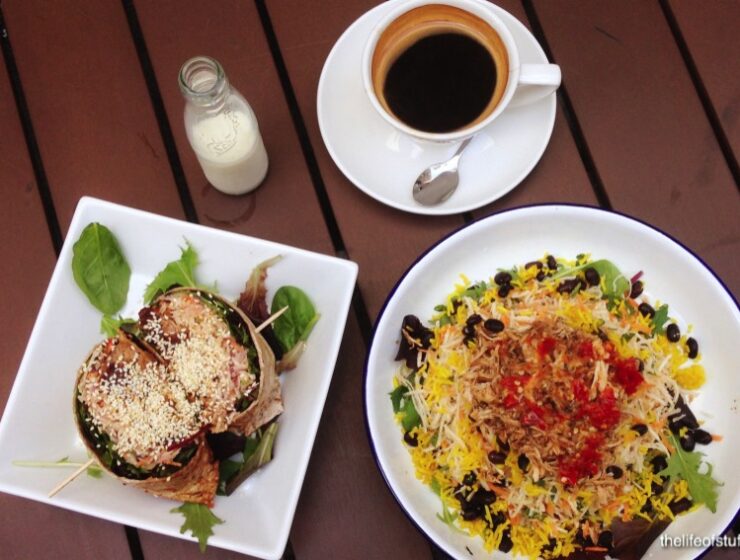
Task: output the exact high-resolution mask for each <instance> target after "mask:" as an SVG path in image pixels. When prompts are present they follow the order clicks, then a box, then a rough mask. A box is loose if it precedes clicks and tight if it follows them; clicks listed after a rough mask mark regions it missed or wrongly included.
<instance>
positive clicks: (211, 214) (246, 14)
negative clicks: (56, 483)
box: [136, 1, 334, 559]
mask: <svg viewBox="0 0 740 560" xmlns="http://www.w3.org/2000/svg"><path fill="white" fill-rule="evenodd" d="M136 10H137V13H138V17H139V21H140V23H141V28H142V32H143V34H144V39H145V41H146V44H147V47H148V50H149V53H150V56H151V59H152V64H153V66H154V70H155V72H156V76H157V80H158V82H159V85H160V88H161V91H162V97H163V101H164V104H165V107H166V110H167V115H168V117H169V122H170V123H171V126H172V129H173V135H174V137H175V142H176V144H177V148H178V152H179V154H180V159H181V161H182V165H183V169H184V172H185V176H186V178H187V182H188V184H189V187H190V192H191V195H192V197H193V201H194V204H195V207H196V211H197V214H198V218H199V220H200V222H201V223H204V224H205V225H210V226H214V227H218V228H223V229H230V230H233V231H238V232H242V233H246V234H249V235H254V236H257V237H262V238H266V239H271V240H274V241H279V242H283V243H288V244H291V245H295V246H299V247H302V248H305V249H310V250H315V251H319V252H323V253H329V254H333V253H334V247H333V245H332V242H331V239H330V236H329V233H328V230H327V227H326V225H325V223H324V220H323V217H322V214H321V209H320V207H319V203H318V200H317V197H316V194H315V191H314V188H313V185H312V183H311V178H310V176H309V173H308V170H307V168H306V165H305V162H304V159H303V154H302V152H301V147H300V143H299V141H298V138H297V136H296V133H295V130H294V128H293V123H292V121H291V118H290V114H289V109H288V106H287V104H286V101H285V97H284V95H283V91H282V88H281V85H280V82H279V79H278V76H277V73H276V71H275V67H274V65H273V61H272V56H271V54H270V51H269V47H268V44H267V41H266V39H265V36H264V33H263V30H262V24H261V22H260V19H259V15H258V13H257V11H256V9H255V7H254V4H253V3H251V2H236V1H231V2H222V3H220V4H219V10H218V11H217V12H214V11H213V7H212V6H209V5H207V4H203V3H199V2H186V3H183V2H179V1H169V2H160V3H157V4H156V5H154V4H151V3H147V2H139V3H137V4H136ZM163 18H164V19H166V20H167V21H172V22H177V23H176V29H177V32H176V33H175V34H174V35H173V30H172V28H166V27H163V26H162V25H161V21H162V19H163ZM204 22H207V24H204ZM214 29H217V30H218V33H214ZM173 36H174V37H175V38H173ZM198 54H208V55H209V56H212V57H214V58H215V59H217V60H218V61H219V62H220V63H221V64H222V66H223V67H224V69H225V71H226V74H227V76H228V77H229V80H230V81H231V83H232V84H233V85H234V87H236V88H237V89H238V90H239V91H240V92H241V93H242V94H243V95H244V96H245V97H246V99H247V100H248V101H249V103H250V104H251V105H252V108H253V109H254V111H255V113H256V115H257V118H258V121H259V124H260V128H261V132H262V135H263V138H264V141H265V146H266V149H267V152H268V156H269V158H270V171H269V173H268V176H267V178H266V180H265V182H264V183H263V184H262V185H261V186H260V187H259V188H258V189H257V190H256V191H255V192H254V193H251V194H248V195H244V196H239V197H233V196H227V195H223V194H221V193H219V192H218V191H216V190H214V189H213V188H211V187H209V186H208V184H207V181H206V179H205V177H204V175H203V173H202V170H201V169H200V167H199V165H198V162H197V160H196V158H195V155H194V153H193V152H192V150H191V148H190V145H189V143H188V141H187V138H186V136H185V130H184V127H183V125H182V111H183V107H184V100H183V99H182V97H181V95H180V91H179V89H178V86H177V75H178V71H179V69H180V66H181V65H182V63H183V62H184V61H185V60H187V59H188V58H190V57H192V56H194V55H198ZM245 273H246V271H245ZM320 430H321V431H322V433H326V432H328V433H330V434H332V433H334V427H333V426H332V425H327V423H326V422H324V423H322V425H321V426H320ZM141 541H142V547H143V549H144V553H145V555H146V556H151V557H162V556H163V555H171V554H176V555H177V557H178V558H194V559H195V558H201V557H202V555H201V554H200V552H199V551H198V549H197V548H196V547H194V546H192V545H189V544H188V543H182V542H175V543H173V541H172V539H168V538H166V537H162V536H160V535H157V534H153V533H148V532H144V531H142V532H141ZM173 547H175V548H173ZM175 550H176V552H174V551H175ZM205 556H206V557H207V558H232V557H236V556H237V555H235V554H234V553H230V552H227V551H223V550H218V549H215V548H209V549H208V550H207V552H206V554H205Z"/></svg>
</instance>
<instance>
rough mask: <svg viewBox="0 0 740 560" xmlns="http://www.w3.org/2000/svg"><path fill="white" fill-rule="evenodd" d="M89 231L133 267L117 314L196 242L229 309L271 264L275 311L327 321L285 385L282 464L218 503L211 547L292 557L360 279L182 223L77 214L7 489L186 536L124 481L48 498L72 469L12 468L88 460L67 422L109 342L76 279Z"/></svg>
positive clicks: (16, 419) (22, 400)
mask: <svg viewBox="0 0 740 560" xmlns="http://www.w3.org/2000/svg"><path fill="white" fill-rule="evenodd" d="M90 222H100V223H102V224H104V225H105V226H107V227H108V228H109V229H110V230H111V231H112V232H113V234H114V235H115V236H116V238H117V239H118V242H119V244H120V246H121V249H122V251H123V252H124V254H125V256H126V259H127V260H128V262H129V265H130V266H131V271H132V275H131V285H130V288H129V297H128V301H127V302H126V306H125V307H124V309H123V310H122V311H121V314H122V315H123V316H124V317H126V316H128V317H136V316H137V311H138V309H139V308H140V307H141V306H142V304H143V302H142V294H143V291H144V287H145V286H146V285H147V283H149V282H150V281H151V280H152V278H153V277H154V276H155V275H156V274H157V272H159V271H160V270H161V269H162V268H164V266H165V265H166V264H167V263H168V262H170V261H173V260H176V259H178V258H179V257H180V247H182V246H184V245H185V240H186V239H187V241H189V242H190V243H191V244H192V245H193V247H194V248H195V249H196V251H197V252H198V255H199V256H200V261H201V263H200V266H199V267H198V269H197V277H198V279H199V281H200V282H203V283H212V282H214V281H216V282H217V287H218V291H219V292H220V293H221V294H222V295H224V296H225V297H227V298H230V299H234V298H235V297H236V296H237V295H238V294H239V293H240V292H241V290H242V289H243V288H244V285H245V283H246V280H247V278H248V276H249V273H250V271H251V270H252V268H253V267H254V266H255V265H257V264H258V263H260V262H262V261H263V260H265V259H267V258H270V257H273V256H275V255H278V254H279V255H282V256H283V259H282V260H281V261H280V262H279V263H277V264H276V265H274V266H273V267H272V268H270V269H269V271H268V276H267V287H268V301H269V298H270V296H271V294H274V293H275V290H276V289H277V288H278V287H280V286H282V285H286V284H291V285H295V286H298V287H299V288H301V289H302V290H304V291H305V292H306V293H307V294H308V295H309V296H310V298H311V300H312V301H313V303H314V305H315V307H316V309H317V311H318V312H319V313H320V314H321V319H320V320H319V321H318V323H317V324H316V327H315V328H314V330H313V332H312V333H311V337H310V338H309V341H308V349H307V350H306V352H305V353H304V355H303V356H302V357H301V359H300V362H299V364H298V367H297V368H296V369H295V370H293V371H290V372H286V373H284V374H283V375H282V376H281V381H282V385H283V398H284V404H285V412H284V413H283V415H282V416H281V417H280V419H279V423H280V429H279V431H278V435H277V439H276V441H275V450H274V451H275V457H274V459H273V461H271V462H270V463H269V464H268V465H266V466H265V467H264V468H262V469H260V470H259V471H258V472H257V473H255V474H254V475H253V476H251V477H250V478H249V479H248V480H247V481H246V482H245V483H244V484H242V485H241V486H240V487H239V488H238V489H237V490H236V491H235V492H234V494H232V495H231V496H228V497H224V496H218V497H216V502H215V506H214V510H213V511H214V513H215V514H216V515H217V516H218V517H220V518H221V519H223V520H224V521H225V523H224V524H222V525H217V526H216V527H215V528H214V532H215V535H213V536H212V537H211V538H210V539H209V541H208V544H209V545H211V546H218V547H222V548H228V549H231V550H235V551H238V552H242V553H245V554H251V555H254V556H259V557H263V558H279V557H280V556H281V554H282V552H283V549H284V548H285V544H286V542H287V539H288V533H289V531H290V526H291V524H292V521H293V515H294V513H295V508H296V504H297V502H298V495H299V493H300V489H301V485H302V483H303V478H304V475H305V473H306V467H307V465H308V460H309V456H310V454H311V448H312V446H313V442H314V438H315V436H316V430H317V428H318V425H319V420H320V418H321V412H322V409H323V407H324V401H325V400H326V394H327V391H328V389H329V383H330V381H331V376H332V373H333V371H334V366H335V363H336V359H337V354H338V352H339V346H340V343H341V340H342V335H343V333H344V326H345V322H346V319H347V313H348V310H349V306H350V301H351V298H352V292H353V289H354V285H355V280H356V278H357V265H356V264H355V263H353V262H350V261H346V260H341V259H337V258H334V257H329V256H325V255H320V254H317V253H311V252H308V251H304V250H301V249H296V248H293V247H289V246H286V245H280V244H277V243H272V242H269V241H264V240H261V239H255V238H253V237H247V236H244V235H238V234H234V233H229V232H224V231H219V230H215V229H211V228H207V227H203V226H199V225H195V224H190V223H186V222H182V221H179V220H174V219H170V218H165V217H162V216H157V215H155V214H149V213H147V212H142V211H139V210H133V209H130V208H126V207H124V206H119V205H116V204H111V203H108V202H104V201H101V200H96V199H93V198H87V197H85V198H82V199H81V200H80V202H79V204H78V206H77V210H76V211H75V215H74V217H73V219H72V224H71V226H70V229H69V232H68V234H67V238H66V241H65V243H64V247H63V248H62V252H61V254H60V256H59V260H58V262H57V265H56V268H55V269H54V274H53V275H52V278H51V282H50V283H49V288H48V289H47V292H46V296H45V297H44V301H43V304H42V305H41V310H40V311H39V315H38V317H37V319H36V324H35V326H34V328H33V332H32V333H31V338H30V340H29V343H28V347H27V348H26V352H25V355H24V356H23V360H22V362H21V366H20V370H19V371H18V375H17V377H16V380H15V384H14V386H13V390H12V392H11V394H10V398H9V400H8V404H7V407H6V409H5V413H4V415H3V418H2V420H1V421H0V490H1V491H4V492H8V493H10V494H16V495H18V496H23V497H26V498H30V499H33V500H38V501H40V502H46V503H49V504H53V505H55V506H59V507H63V508H67V509H71V510H74V511H78V512H81V513H86V514H88V515H94V516H96V517H101V518H104V519H108V520H111V521H115V522H118V523H124V524H126V525H131V526H134V527H139V528H142V529H146V530H149V531H156V532H158V533H163V534H165V535H171V536H175V537H181V538H188V539H190V540H194V539H192V538H191V537H190V536H183V535H180V532H179V529H180V525H181V524H182V522H183V519H184V518H183V517H182V516H181V515H179V514H172V513H170V509H172V508H173V507H176V506H177V505H178V504H177V503H176V502H173V501H170V500H164V499H158V498H155V497H153V496H150V495H148V494H145V493H144V492H141V491H139V490H137V489H135V488H130V487H125V486H123V485H122V484H120V483H119V482H118V481H116V480H114V479H112V478H110V477H107V476H106V477H103V478H102V479H94V478H90V477H88V476H85V475H82V476H80V477H78V478H77V479H76V480H75V481H74V482H73V483H72V484H70V485H69V486H67V487H66V488H65V489H64V490H62V491H61V493H59V494H58V495H57V496H55V497H54V498H52V499H49V498H47V493H48V492H49V490H51V489H52V488H53V487H54V486H55V485H56V484H57V483H58V482H60V481H61V480H63V479H64V478H65V477H66V476H67V475H68V474H70V471H68V470H66V469H34V468H23V467H16V466H13V465H12V464H11V462H12V461H14V460H31V461H56V460H59V459H60V458H62V457H65V456H69V458H70V460H72V461H80V462H84V461H85V460H86V459H87V455H86V453H85V450H84V448H83V445H82V442H81V441H80V438H79V437H78V435H77V430H76V428H75V425H74V420H73V416H72V393H73V385H74V380H75V375H76V372H77V369H78V367H79V366H80V364H81V363H82V361H83V360H84V358H85V357H86V355H87V354H88V352H89V351H90V349H91V348H92V347H93V346H94V345H95V344H96V343H97V342H98V341H100V340H102V339H103V335H101V334H100V332H99V325H100V318H101V314H100V312H99V311H97V310H96V309H94V308H93V307H92V305H90V303H89V302H88V301H87V298H86V297H85V295H84V294H83V293H82V292H81V291H80V289H79V288H78V287H77V285H76V284H75V282H74V279H73V277H72V268H71V261H72V245H73V244H74V242H75V241H76V240H77V239H78V238H79V236H80V233H81V232H82V230H83V228H84V227H85V226H86V225H87V224H88V223H90Z"/></svg>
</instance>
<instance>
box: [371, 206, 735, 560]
mask: <svg viewBox="0 0 740 560" xmlns="http://www.w3.org/2000/svg"><path fill="white" fill-rule="evenodd" d="M539 208H542V209H546V208H552V209H557V208H576V209H581V210H586V211H589V212H595V213H604V214H606V215H617V216H620V217H622V218H624V219H626V220H628V221H632V222H635V223H637V224H640V225H642V226H644V227H646V228H648V229H650V230H652V231H653V232H655V233H657V234H659V235H660V236H662V237H664V238H666V239H667V240H668V241H670V242H672V243H674V244H675V245H676V246H678V248H680V249H682V250H683V251H684V252H685V253H687V254H688V255H690V256H692V257H693V258H694V259H696V261H697V262H698V263H699V264H700V265H701V266H702V267H703V268H704V269H705V270H706V271H707V272H709V273H710V274H711V276H712V277H713V278H714V279H715V280H716V281H717V283H718V284H719V286H720V287H721V288H722V289H723V290H724V291H725V292H726V294H727V295H728V296H729V297H730V299H731V300H732V301H733V302H734V304H735V307H736V308H737V310H738V311H740V304H739V303H738V299H737V298H736V297H735V295H734V294H733V293H732V291H731V290H730V289H729V288H728V287H727V285H726V284H725V283H724V281H723V280H722V279H721V278H720V277H719V275H717V273H716V272H715V271H714V270H713V269H712V267H710V266H709V265H708V264H707V263H706V262H705V261H704V260H703V259H702V258H701V257H700V256H699V255H697V254H696V253H695V252H694V251H692V250H691V249H689V248H688V247H687V246H686V245H684V244H683V243H682V242H681V241H679V240H678V239H676V238H675V237H673V236H672V235H670V234H668V233H666V232H664V231H662V230H661V229H660V228H657V227H655V226H653V225H651V224H649V223H647V222H645V221H643V220H640V219H639V218H635V217H634V216H630V215H629V214H625V213H623V212H618V211H613V210H605V209H603V208H599V207H594V206H588V205H584V204H574V203H544V204H530V205H523V206H518V207H515V208H510V209H506V210H501V211H498V212H494V213H492V214H489V215H487V216H484V217H482V218H479V219H477V220H474V221H472V222H470V223H467V224H464V225H462V226H461V227H459V228H456V229H455V230H453V231H452V232H450V233H449V234H447V235H445V236H444V237H442V238H440V239H439V240H437V241H436V242H434V243H433V244H432V245H430V246H429V247H428V248H427V249H426V250H424V251H423V252H422V253H421V254H420V255H419V256H418V257H417V258H416V259H415V260H414V261H413V262H412V263H411V265H410V266H409V267H408V268H407V269H406V270H405V271H404V272H403V274H402V275H401V277H400V278H399V279H398V281H397V282H396V283H395V285H394V286H393V288H392V289H391V291H390V293H389V294H388V296H387V297H386V300H385V302H384V303H383V305H382V307H381V310H380V312H379V313H378V317H377V318H376V320H375V323H374V325H373V330H372V336H371V338H370V344H369V346H368V351H367V354H366V357H365V365H364V371H363V385H362V392H363V395H362V396H363V413H364V418H365V430H366V433H367V437H368V441H369V443H370V448H371V450H372V453H373V459H374V460H375V464H376V465H377V467H378V470H379V471H380V473H381V475H382V477H383V480H384V481H385V483H386V486H387V487H388V489H389V490H390V492H391V494H392V495H393V497H394V498H395V500H396V502H397V503H398V505H399V507H400V508H401V510H402V511H403V513H404V514H405V515H406V517H407V518H408V519H409V520H410V521H411V523H412V524H413V525H414V526H415V527H416V528H417V530H419V531H420V532H421V533H422V534H423V535H425V537H426V538H427V539H428V540H430V541H431V542H432V543H434V544H435V545H436V546H438V547H439V548H441V549H442V550H444V551H445V552H447V553H450V554H453V551H452V550H450V549H449V547H447V546H446V545H445V543H441V542H439V541H438V540H436V539H435V538H434V537H433V536H432V535H431V534H430V533H429V532H428V531H426V530H425V529H424V528H423V527H422V526H421V524H420V523H419V522H417V520H416V519H415V517H414V515H413V513H412V512H411V511H409V508H408V507H407V506H406V505H405V504H404V502H403V500H402V499H401V497H400V496H399V495H398V494H397V492H396V491H395V490H394V488H393V485H392V484H391V481H390V480H389V475H388V473H387V472H386V471H385V470H384V468H383V466H382V464H381V460H380V456H379V453H378V449H377V447H376V442H375V441H374V440H373V435H372V429H371V426H370V417H369V411H368V380H369V379H368V376H369V364H370V358H371V355H372V351H373V348H374V344H375V343H376V339H377V335H378V327H379V325H380V323H381V320H382V319H383V317H384V315H385V313H386V311H387V308H388V306H389V304H390V303H391V301H392V300H393V298H394V296H395V295H396V292H397V290H398V288H399V287H400V286H401V284H402V283H403V281H404V280H405V279H406V277H407V276H408V275H409V274H410V273H411V271H412V270H414V269H415V268H416V266H417V265H418V264H419V263H420V262H421V261H422V260H423V259H424V258H425V257H426V256H427V255H428V254H429V253H430V252H432V251H433V250H434V249H436V248H437V247H438V246H440V245H441V244H442V243H444V242H445V241H447V240H448V239H450V238H452V237H454V236H456V235H458V234H459V233H461V232H463V231H464V230H466V229H468V228H470V227H472V226H474V225H478V224H480V223H482V222H485V221H487V220H491V219H496V218H499V217H500V216H502V215H506V214H511V213H516V212H522V211H526V210H532V209H539ZM738 518H740V509H738V510H737V511H736V512H735V513H734V514H733V517H732V519H731V521H730V523H729V524H728V525H727V527H725V528H724V530H723V531H722V532H721V533H720V535H724V534H725V533H726V532H727V531H728V530H729V529H730V528H731V527H732V526H733V524H734V523H735V522H736V521H737V520H738ZM712 548H713V546H712V545H710V546H709V547H708V548H706V549H705V550H702V551H700V552H699V553H698V554H697V555H696V556H695V557H694V560H699V559H700V558H702V557H704V556H705V555H706V554H707V553H708V552H709V551H710V550H712ZM468 552H469V551H468Z"/></svg>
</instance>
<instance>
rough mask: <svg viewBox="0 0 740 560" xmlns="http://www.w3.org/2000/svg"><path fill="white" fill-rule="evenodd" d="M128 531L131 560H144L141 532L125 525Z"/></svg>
mask: <svg viewBox="0 0 740 560" xmlns="http://www.w3.org/2000/svg"><path fill="white" fill-rule="evenodd" d="M124 528H125V530H126V540H127V541H128V547H129V550H130V551H131V560H144V551H143V549H142V548H141V541H140V540H139V531H137V530H136V529H135V528H134V527H129V526H128V525H124Z"/></svg>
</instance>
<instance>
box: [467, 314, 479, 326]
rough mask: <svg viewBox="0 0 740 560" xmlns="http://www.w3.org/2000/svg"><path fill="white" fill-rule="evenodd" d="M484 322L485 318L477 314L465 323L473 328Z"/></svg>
mask: <svg viewBox="0 0 740 560" xmlns="http://www.w3.org/2000/svg"><path fill="white" fill-rule="evenodd" d="M482 320H483V317H481V316H480V315H478V314H477V313H474V314H473V315H471V316H470V317H468V319H467V321H465V323H466V324H467V325H470V326H471V327H472V326H474V325H477V324H478V323H480V322H481V321H482Z"/></svg>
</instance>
